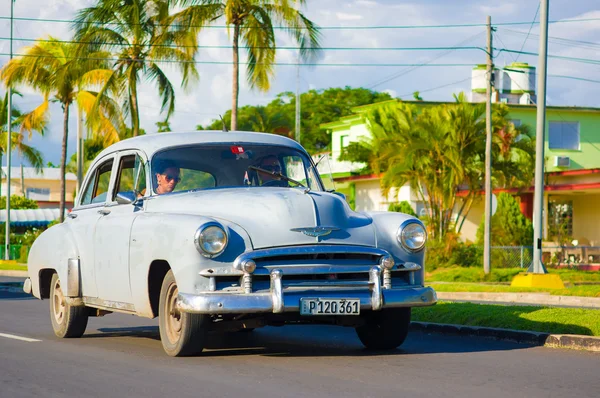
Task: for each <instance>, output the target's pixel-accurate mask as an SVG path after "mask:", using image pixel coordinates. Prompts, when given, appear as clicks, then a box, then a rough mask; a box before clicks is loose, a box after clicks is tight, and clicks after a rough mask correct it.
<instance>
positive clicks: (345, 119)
mask: <svg viewBox="0 0 600 398" xmlns="http://www.w3.org/2000/svg"><path fill="white" fill-rule="evenodd" d="M397 102H404V103H409V104H415V105H421V106H436V105H443V104H456V102H455V101H440V102H438V101H404V100H400V99H391V100H386V101H381V102H375V103H372V104H366V105H360V106H355V107H354V108H352V109H351V110H352V112H354V114H352V115H348V116H342V117H340V118H339V119H337V120H335V121H332V122H328V123H323V124H321V125H320V126H319V127H320V128H321V129H334V128H336V127H343V126H345V125H348V124H350V123H352V122H356V121H357V117H358V118H359V119H362V117H363V116H362V115H361V114H362V113H365V112H368V111H369V110H371V109H373V108H377V107H380V106H383V105H387V104H394V103H397ZM497 103H498V102H497ZM505 105H506V106H508V108H509V109H511V108H512V109H520V110H531V111H532V112H535V111H536V110H537V106H536V105H533V104H531V105H523V104H505ZM546 110H547V111H553V110H556V111H572V112H595V113H599V114H600V108H593V107H583V106H556V105H547V106H546Z"/></svg>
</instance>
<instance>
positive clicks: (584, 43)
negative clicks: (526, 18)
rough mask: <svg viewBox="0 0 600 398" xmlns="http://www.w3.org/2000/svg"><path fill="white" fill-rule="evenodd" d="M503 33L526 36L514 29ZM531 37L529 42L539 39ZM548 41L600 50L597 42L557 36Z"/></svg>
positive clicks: (534, 35) (537, 36) (534, 36)
mask: <svg viewBox="0 0 600 398" xmlns="http://www.w3.org/2000/svg"><path fill="white" fill-rule="evenodd" d="M503 31H504V32H505V33H507V34H510V35H526V33H525V32H519V31H517V30H512V29H506V28H504V29H503ZM529 36H530V37H528V40H534V39H535V40H537V39H539V35H536V34H534V33H531V34H530V35H529ZM548 40H549V41H550V42H551V43H553V44H559V45H563V46H569V47H581V48H586V49H590V48H591V49H598V48H599V47H600V43H596V42H592V41H584V40H575V39H567V38H564V37H557V36H548Z"/></svg>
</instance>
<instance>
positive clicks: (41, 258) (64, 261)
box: [27, 223, 81, 299]
mask: <svg viewBox="0 0 600 398" xmlns="http://www.w3.org/2000/svg"><path fill="white" fill-rule="evenodd" d="M47 270H52V271H53V272H56V273H57V274H58V278H59V280H60V281H61V283H62V285H63V287H64V293H65V295H66V296H67V297H79V296H80V295H81V272H80V269H79V252H78V250H77V246H76V244H75V240H74V239H73V234H72V231H71V228H70V227H69V225H68V224H67V223H62V224H57V225H53V226H52V227H50V228H48V229H47V230H46V231H44V232H42V233H41V234H40V236H39V237H38V238H37V239H36V240H35V242H33V245H32V246H31V250H30V251H29V256H28V259H27V272H28V274H29V278H30V279H31V288H32V294H33V295H34V296H35V297H37V298H40V299H41V298H42V295H41V289H40V281H41V278H42V273H43V272H44V271H45V272H47Z"/></svg>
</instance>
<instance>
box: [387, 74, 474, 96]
mask: <svg viewBox="0 0 600 398" xmlns="http://www.w3.org/2000/svg"><path fill="white" fill-rule="evenodd" d="M467 80H471V76H469V77H467V78H466V79H462V80H457V81H455V82H452V83H447V84H444V85H441V86H437V87H433V88H428V89H426V90H418V91H419V94H422V93H428V92H430V91H435V90H438V89H440V88H444V87H449V86H453V85H455V84H459V83H463V82H466V81H467ZM413 94H414V92H413V93H410V94H403V95H400V96H398V98H403V97H408V96H409V95H413Z"/></svg>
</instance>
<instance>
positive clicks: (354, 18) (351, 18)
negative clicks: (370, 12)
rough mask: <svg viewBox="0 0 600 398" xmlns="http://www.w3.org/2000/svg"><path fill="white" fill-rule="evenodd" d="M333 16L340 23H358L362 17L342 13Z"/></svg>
mask: <svg viewBox="0 0 600 398" xmlns="http://www.w3.org/2000/svg"><path fill="white" fill-rule="evenodd" d="M335 16H336V17H337V19H339V20H340V21H359V20H361V19H363V16H362V15H358V14H346V13H344V12H336V13H335Z"/></svg>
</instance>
